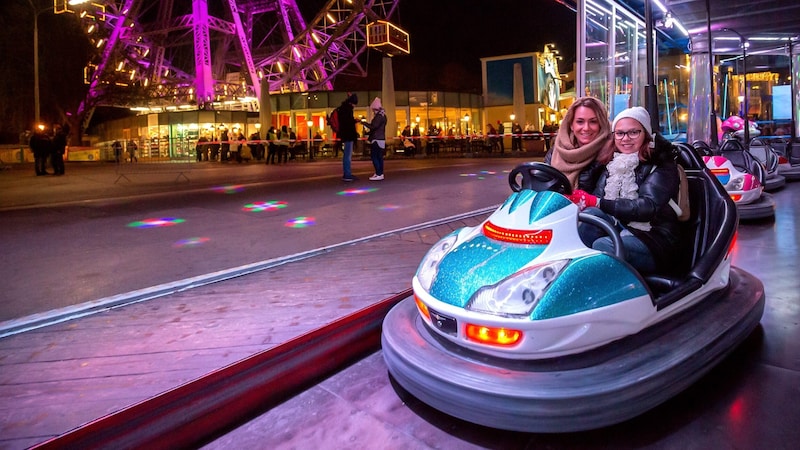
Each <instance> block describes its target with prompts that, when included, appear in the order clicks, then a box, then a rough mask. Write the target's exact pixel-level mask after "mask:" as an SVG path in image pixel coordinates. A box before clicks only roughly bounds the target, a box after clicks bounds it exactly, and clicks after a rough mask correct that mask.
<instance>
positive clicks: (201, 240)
mask: <svg viewBox="0 0 800 450" xmlns="http://www.w3.org/2000/svg"><path fill="white" fill-rule="evenodd" d="M208 241H210V239H209V238H207V237H191V238H186V239H181V240H180V241H177V242H175V243H174V244H172V246H173V247H175V248H183V247H199V246H201V245H203V244H205V243H206V242H208Z"/></svg>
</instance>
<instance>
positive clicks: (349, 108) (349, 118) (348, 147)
mask: <svg viewBox="0 0 800 450" xmlns="http://www.w3.org/2000/svg"><path fill="white" fill-rule="evenodd" d="M357 104H358V96H357V95H356V94H352V93H348V95H347V99H346V100H345V101H343V102H342V104H341V105H339V112H338V113H337V114H338V116H339V131H338V133H336V134H337V137H338V138H339V139H340V140H341V141H342V144H343V153H342V172H343V174H342V181H348V182H349V181H355V180H357V179H358V178H357V177H356V176H354V175H353V169H352V160H353V144H354V143H355V141H356V140H357V139H358V133H357V132H356V119H355V116H354V115H353V106H354V105H357Z"/></svg>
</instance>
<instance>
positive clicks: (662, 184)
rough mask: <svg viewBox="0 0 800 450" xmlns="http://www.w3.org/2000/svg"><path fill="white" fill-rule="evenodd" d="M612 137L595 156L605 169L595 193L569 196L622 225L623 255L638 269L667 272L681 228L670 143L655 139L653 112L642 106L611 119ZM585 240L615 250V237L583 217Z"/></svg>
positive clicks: (581, 230) (598, 247)
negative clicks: (612, 240)
mask: <svg viewBox="0 0 800 450" xmlns="http://www.w3.org/2000/svg"><path fill="white" fill-rule="evenodd" d="M612 130H613V140H612V141H611V142H610V144H609V145H607V146H606V147H605V148H604V149H603V150H601V152H600V154H599V155H598V157H597V161H598V162H599V163H600V164H602V165H603V166H604V167H605V170H604V171H603V173H602V174H601V175H600V178H599V179H598V180H597V186H596V187H595V189H594V191H593V192H591V193H590V192H585V191H582V190H580V189H578V190H576V191H574V192H573V194H572V195H571V196H570V200H572V201H573V202H574V203H575V204H577V205H579V206H580V207H581V208H585V209H584V211H583V212H584V213H588V214H591V215H594V216H596V217H601V218H603V219H605V220H606V221H608V222H609V223H612V224H615V225H616V226H617V228H618V229H619V230H620V235H621V236H622V242H623V245H624V247H625V253H626V256H625V259H626V260H627V261H628V262H629V263H630V264H631V265H632V266H633V267H634V268H636V269H637V270H638V271H639V272H641V273H643V274H649V273H653V272H660V271H668V270H669V269H670V268H671V267H672V266H674V264H676V262H677V261H676V259H675V257H676V256H677V255H676V252H675V250H674V249H675V248H677V247H678V244H679V242H680V227H679V225H680V224H679V223H678V212H677V211H676V209H675V206H674V205H675V203H674V202H670V200H673V199H675V198H677V196H678V190H679V184H680V178H679V174H678V168H677V165H676V162H675V159H674V156H673V153H672V145H671V144H670V143H669V142H668V141H666V140H665V139H663V138H658V139H657V138H654V137H653V132H652V127H651V125H650V115H649V114H648V112H647V110H646V109H644V108H642V107H641V106H636V107H633V108H628V109H625V110H623V111H622V112H620V113H619V114H618V115H617V117H616V118H615V119H614V123H613V124H612ZM578 233H579V234H580V236H581V240H583V242H584V243H585V244H586V245H587V246H590V247H592V248H594V249H596V250H600V251H604V252H608V253H612V252H613V245H612V243H611V238H610V237H608V236H607V235H606V234H605V232H603V231H600V230H599V228H597V227H595V226H594V225H589V224H586V223H583V222H581V224H580V225H579V228H578Z"/></svg>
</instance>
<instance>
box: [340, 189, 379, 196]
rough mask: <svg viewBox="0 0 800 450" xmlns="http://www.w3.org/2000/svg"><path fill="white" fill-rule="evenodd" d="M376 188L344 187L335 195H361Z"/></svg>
mask: <svg viewBox="0 0 800 450" xmlns="http://www.w3.org/2000/svg"><path fill="white" fill-rule="evenodd" d="M377 190H378V188H355V189H345V190H343V191H339V192H337V195H343V196H351V195H363V194H369V193H370V192H375V191H377Z"/></svg>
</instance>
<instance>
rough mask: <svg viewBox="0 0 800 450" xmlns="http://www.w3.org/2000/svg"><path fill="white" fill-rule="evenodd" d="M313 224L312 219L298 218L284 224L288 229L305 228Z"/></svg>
mask: <svg viewBox="0 0 800 450" xmlns="http://www.w3.org/2000/svg"><path fill="white" fill-rule="evenodd" d="M314 224H315V221H314V218H313V217H306V216H300V217H295V218H294V219H292V220H289V221H287V222H286V224H285V226H287V227H289V228H306V227H310V226H313V225H314Z"/></svg>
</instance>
